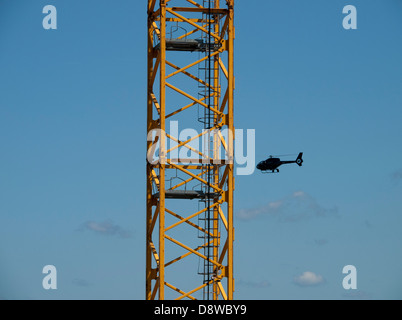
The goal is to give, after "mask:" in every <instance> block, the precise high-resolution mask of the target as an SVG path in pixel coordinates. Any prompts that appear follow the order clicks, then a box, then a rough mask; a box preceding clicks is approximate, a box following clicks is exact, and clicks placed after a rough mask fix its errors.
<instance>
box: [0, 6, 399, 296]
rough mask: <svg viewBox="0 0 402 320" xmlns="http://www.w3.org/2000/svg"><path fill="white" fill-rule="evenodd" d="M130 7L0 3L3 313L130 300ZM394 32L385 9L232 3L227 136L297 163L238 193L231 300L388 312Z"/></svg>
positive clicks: (141, 198)
mask: <svg viewBox="0 0 402 320" xmlns="http://www.w3.org/2000/svg"><path fill="white" fill-rule="evenodd" d="M142 2H144V3H142ZM142 2H141V1H128V0H119V1H94V0H85V1H78V0H70V1H60V0H51V1H41V0H35V1H28V0H0V40H1V41H0V88H1V94H0V147H1V149H0V150H1V154H0V155H1V156H0V298H1V299H143V298H144V291H145V290H144V287H145V283H144V282H145V281H144V274H145V259H144V258H145V152H144V149H145V139H146V94H145V92H146V68H145V67H146V57H147V56H146V4H145V3H146V2H145V1H142ZM48 4H52V5H54V6H56V8H57V11H58V29H57V30H52V31H46V30H44V29H43V28H42V19H43V17H44V15H43V14H42V9H43V7H44V6H45V5H48ZM348 4H352V5H355V6H356V8H357V14H358V29H357V30H345V29H343V27H342V20H343V18H344V16H345V15H343V14H342V9H343V7H344V6H345V5H348ZM401 33H402V3H401V2H400V1H398V0H382V1H379V0H365V1H362V0H350V1H338V0H331V1H320V0H305V1H300V0H286V1H280V2H279V1H237V2H236V46H235V49H236V54H235V59H236V68H235V69H236V93H235V99H236V104H235V123H236V128H242V129H255V130H256V157H257V160H263V159H265V158H266V157H268V156H269V155H270V154H288V153H298V152H300V151H303V152H304V159H305V162H304V166H303V167H302V168H299V167H297V166H288V167H283V169H282V170H281V173H280V174H277V175H263V174H261V173H259V172H255V173H254V174H253V175H250V176H238V177H237V178H236V191H235V213H236V219H235V224H236V225H235V227H236V241H235V261H236V263H235V278H236V292H235V298H237V299H401V298H402V275H401V274H402V272H401V271H402V258H401V255H400V252H401V249H402V235H401V232H400V226H401V225H402V216H401V212H402V200H401V199H402V197H401V192H402V163H401V158H402V152H401V146H400V138H401V134H402V126H401V120H402V109H401V106H402V60H401V57H402V42H401V41H400V35H401ZM48 264H52V265H55V266H56V267H57V271H58V289H57V290H49V291H46V290H44V289H43V288H42V279H43V277H44V275H43V274H42V268H43V267H44V266H45V265H48ZM346 265H354V266H356V268H357V277H358V280H357V286H358V289H357V290H353V291H350V290H349V291H346V290H344V289H343V287H342V280H343V277H344V276H345V275H343V274H342V269H343V267H344V266H346ZM306 272H310V273H307V274H306ZM303 275H304V277H303ZM308 275H309V276H308Z"/></svg>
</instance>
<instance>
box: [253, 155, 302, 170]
mask: <svg viewBox="0 0 402 320" xmlns="http://www.w3.org/2000/svg"><path fill="white" fill-rule="evenodd" d="M302 157H303V152H300V153H299V155H298V156H297V158H296V160H294V161H281V159H279V158H274V157H273V156H270V157H269V158H268V159H267V160H264V161H261V162H260V163H259V164H257V169H258V170H261V172H262V173H275V172H276V173H278V172H279V169H278V167H279V166H281V165H283V164H289V163H296V164H297V165H298V166H299V167H301V166H302V164H303V159H302ZM269 171H271V172H269Z"/></svg>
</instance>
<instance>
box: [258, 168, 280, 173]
mask: <svg viewBox="0 0 402 320" xmlns="http://www.w3.org/2000/svg"><path fill="white" fill-rule="evenodd" d="M261 172H262V173H279V170H278V169H276V170H275V171H261Z"/></svg>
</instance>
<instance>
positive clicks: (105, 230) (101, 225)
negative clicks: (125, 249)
mask: <svg viewBox="0 0 402 320" xmlns="http://www.w3.org/2000/svg"><path fill="white" fill-rule="evenodd" d="M82 229H86V230H90V231H93V232H95V233H98V234H102V235H109V236H114V235H117V236H119V237H121V238H131V233H130V232H129V231H127V230H125V229H123V228H122V227H120V226H118V225H116V224H114V223H113V222H112V221H110V220H106V221H103V222H96V221H87V222H85V223H84V224H83V226H82V228H81V230H82Z"/></svg>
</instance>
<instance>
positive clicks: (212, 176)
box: [146, 0, 234, 300]
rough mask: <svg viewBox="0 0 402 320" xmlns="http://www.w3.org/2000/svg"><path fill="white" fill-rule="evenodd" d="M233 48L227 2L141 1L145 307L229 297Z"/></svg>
mask: <svg viewBox="0 0 402 320" xmlns="http://www.w3.org/2000/svg"><path fill="white" fill-rule="evenodd" d="M233 45H234V0H148V89H147V137H148V138H147V172H146V174H147V196H146V197H147V199H146V201H147V213H146V299H147V300H154V299H160V300H164V299H177V300H180V299H184V298H186V299H192V300H196V299H204V300H220V299H223V300H232V299H233V292H234V277H233V241H234V227H233V191H234V172H233V170H234V152H233V150H234V124H233V99H234V61H233V51H234V50H233ZM178 126H180V128H182V129H184V128H187V129H188V128H192V131H191V130H190V131H191V132H194V131H196V132H197V134H195V133H194V134H191V135H188V132H189V130H187V131H186V132H187V133H185V134H179V133H178V130H176V129H177V128H178ZM175 128H176V129H175ZM197 130H198V131H197ZM186 134H187V136H186ZM200 141H201V142H202V143H200ZM197 142H198V145H197ZM200 145H202V146H201V147H200ZM189 154H190V156H188V155H189ZM197 261H198V264H197ZM189 262H191V263H193V264H189ZM181 264H184V266H183V265H182V266H180V265H181ZM189 275H191V277H189Z"/></svg>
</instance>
